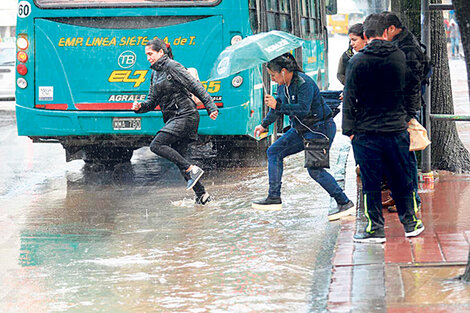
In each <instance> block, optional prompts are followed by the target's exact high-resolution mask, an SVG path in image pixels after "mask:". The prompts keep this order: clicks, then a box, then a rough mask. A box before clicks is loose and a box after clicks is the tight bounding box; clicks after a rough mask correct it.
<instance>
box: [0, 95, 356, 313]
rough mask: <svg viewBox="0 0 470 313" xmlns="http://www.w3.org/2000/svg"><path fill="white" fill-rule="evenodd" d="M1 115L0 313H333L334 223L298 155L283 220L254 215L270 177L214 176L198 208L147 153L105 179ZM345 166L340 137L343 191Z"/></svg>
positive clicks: (258, 173) (289, 168) (102, 172)
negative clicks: (329, 310) (21, 133)
mask: <svg viewBox="0 0 470 313" xmlns="http://www.w3.org/2000/svg"><path fill="white" fill-rule="evenodd" d="M2 104H3V103H0V121H1V122H0V133H1V137H0V156H1V158H2V164H1V167H0V175H1V177H2V180H3V184H2V185H0V203H1V209H0V229H1V230H2V237H1V239H0V255H1V259H0V265H1V266H0V312H21V313H23V312H28V313H37V312H310V311H313V312H325V311H326V306H327V295H328V286H329V282H330V279H331V259H332V257H333V252H334V245H335V243H336V239H337V236H338V233H339V230H340V225H339V224H338V223H328V221H327V213H328V209H329V207H330V205H331V204H332V203H331V202H330V198H329V197H328V195H327V193H326V192H325V191H323V190H322V189H321V187H320V186H319V185H318V184H316V183H315V182H314V181H313V180H312V179H311V178H310V177H309V175H308V173H307V172H306V171H305V169H304V168H303V156H302V154H299V155H297V156H294V157H291V158H289V159H288V160H287V161H286V163H285V171H284V175H285V178H284V184H283V188H284V189H283V194H284V195H285V197H284V198H283V206H284V208H283V210H282V211H279V212H260V211H255V210H253V209H251V201H252V200H253V199H256V198H260V197H262V196H264V195H265V193H266V190H267V185H266V184H267V171H266V167H265V166H252V167H245V168H223V169H209V170H208V171H207V172H206V174H205V175H204V177H203V181H204V183H205V184H206V187H207V189H208V190H209V192H211V194H212V195H213V196H214V198H215V201H213V202H211V203H210V205H208V206H204V207H202V206H196V205H194V200H193V196H192V194H191V193H188V192H186V191H184V181H183V179H182V178H181V177H180V174H179V172H178V170H177V168H176V167H175V166H174V165H172V164H170V163H169V162H167V161H165V160H162V159H160V158H158V157H156V156H155V155H153V153H151V152H150V151H149V150H148V148H143V149H140V150H138V151H137V152H136V153H135V155H134V157H133V158H132V162H131V163H130V164H124V165H121V166H117V167H116V168H111V169H110V168H100V167H88V166H86V165H85V164H84V163H83V162H82V161H72V162H70V163H66V162H65V156H64V151H63V149H62V148H61V146H60V145H58V144H33V143H31V141H30V140H29V139H28V138H24V137H18V136H17V135H16V126H15V122H14V115H12V112H11V110H9V109H4V107H2ZM348 155H349V160H351V155H350V153H349V145H348V142H347V139H346V138H345V137H343V136H338V138H337V140H335V142H334V145H333V148H332V151H331V160H332V162H333V163H334V162H335V161H336V160H339V164H338V166H336V167H333V168H332V169H331V171H332V172H333V173H335V175H336V177H338V179H341V180H342V183H344V177H343V175H344V166H345V165H344V162H346V160H347V159H348ZM259 163H262V162H259ZM349 164H351V162H349ZM255 165H256V164H255ZM355 188H356V186H355V183H354V178H352V180H351V178H347V181H346V189H347V193H348V195H349V196H350V197H351V198H354V196H355Z"/></svg>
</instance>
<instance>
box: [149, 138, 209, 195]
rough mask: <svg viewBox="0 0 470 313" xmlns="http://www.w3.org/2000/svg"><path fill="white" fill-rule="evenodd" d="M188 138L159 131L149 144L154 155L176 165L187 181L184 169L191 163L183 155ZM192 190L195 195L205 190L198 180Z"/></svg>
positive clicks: (187, 144)
mask: <svg viewBox="0 0 470 313" xmlns="http://www.w3.org/2000/svg"><path fill="white" fill-rule="evenodd" d="M189 143H190V140H188V139H186V138H181V137H178V136H175V135H172V134H169V133H166V132H159V133H158V134H157V136H155V138H153V140H152V143H151V144H150V150H151V151H152V152H153V153H155V154H156V155H159V156H161V157H162V158H165V159H167V160H169V161H171V162H173V163H175V164H176V166H178V168H179V169H180V172H181V175H183V177H184V179H185V180H186V181H188V179H189V177H188V173H187V172H186V170H187V169H188V168H189V167H190V166H191V163H190V162H189V161H188V160H186V158H185V157H184V155H186V153H187V151H188V146H189ZM193 190H194V192H195V193H196V195H197V196H201V195H203V194H204V193H205V192H206V191H205V189H204V186H203V185H202V184H201V183H200V182H199V181H198V182H197V183H196V185H194V187H193Z"/></svg>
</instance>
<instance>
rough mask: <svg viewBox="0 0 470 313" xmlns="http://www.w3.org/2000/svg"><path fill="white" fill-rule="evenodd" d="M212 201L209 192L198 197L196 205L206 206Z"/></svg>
mask: <svg viewBox="0 0 470 313" xmlns="http://www.w3.org/2000/svg"><path fill="white" fill-rule="evenodd" d="M211 201H212V197H211V196H210V195H209V194H208V193H207V192H205V193H203V194H202V195H200V196H196V204H199V205H205V204H207V203H208V202H211Z"/></svg>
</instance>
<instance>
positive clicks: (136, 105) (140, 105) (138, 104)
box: [132, 100, 142, 111]
mask: <svg viewBox="0 0 470 313" xmlns="http://www.w3.org/2000/svg"><path fill="white" fill-rule="evenodd" d="M141 107H142V104H141V103H139V102H137V100H134V103H132V110H134V111H139V110H140V108H141Z"/></svg>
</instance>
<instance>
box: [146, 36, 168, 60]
mask: <svg viewBox="0 0 470 313" xmlns="http://www.w3.org/2000/svg"><path fill="white" fill-rule="evenodd" d="M146 46H150V47H151V48H152V50H155V51H160V50H163V53H165V54H166V55H168V57H169V58H170V59H173V51H172V50H171V45H170V44H169V43H166V42H164V41H163V40H161V39H160V38H158V37H155V38H154V39H153V40H150V41H149V42H147V44H146Z"/></svg>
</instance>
